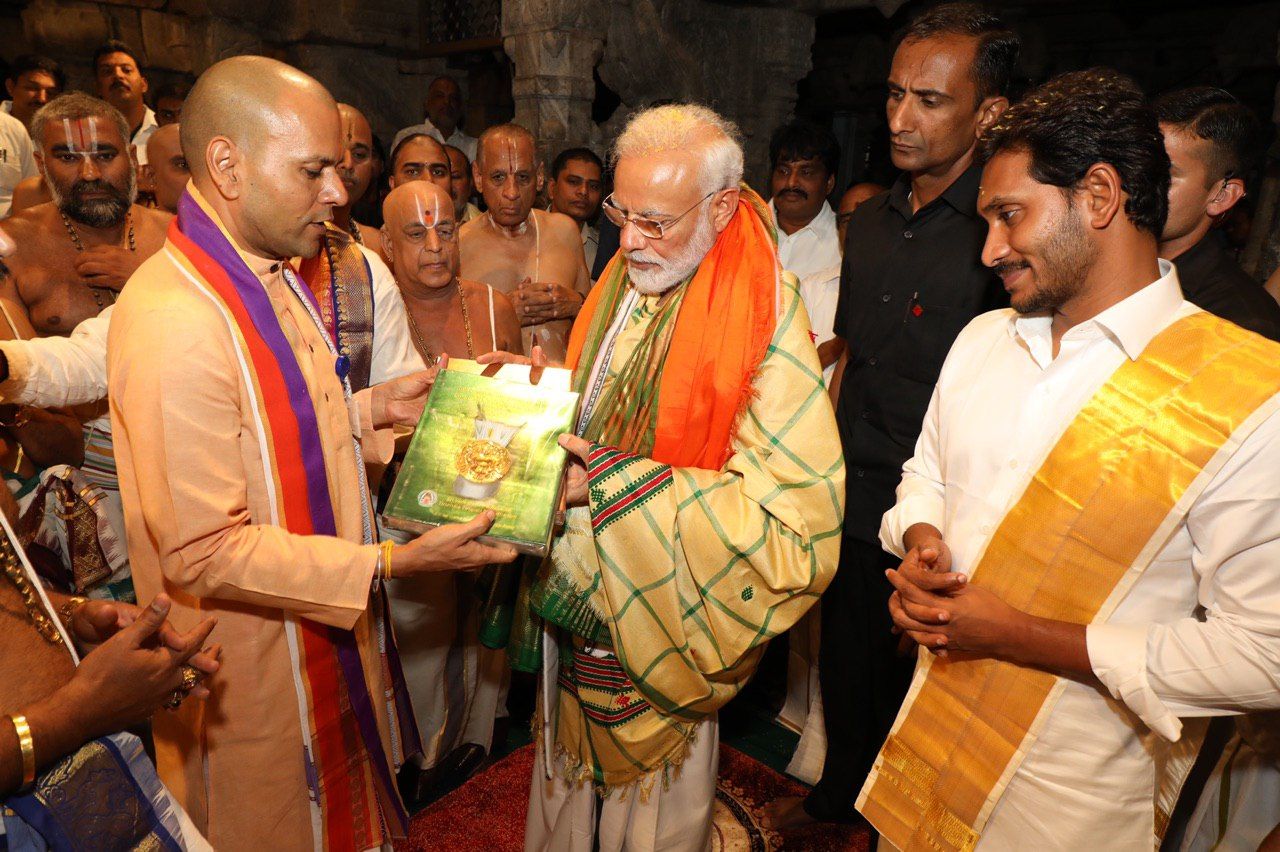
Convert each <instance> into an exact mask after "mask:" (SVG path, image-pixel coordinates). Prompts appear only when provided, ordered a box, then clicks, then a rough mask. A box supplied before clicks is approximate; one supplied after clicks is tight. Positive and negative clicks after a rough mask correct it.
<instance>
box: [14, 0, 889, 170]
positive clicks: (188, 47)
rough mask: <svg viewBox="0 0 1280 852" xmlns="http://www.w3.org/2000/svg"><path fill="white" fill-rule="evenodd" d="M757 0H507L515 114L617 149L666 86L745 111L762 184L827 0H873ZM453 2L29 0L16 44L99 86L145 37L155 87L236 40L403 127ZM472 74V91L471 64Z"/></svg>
mask: <svg viewBox="0 0 1280 852" xmlns="http://www.w3.org/2000/svg"><path fill="white" fill-rule="evenodd" d="M748 1H749V2H751V3H752V5H747V3H746V2H741V3H734V4H727V3H717V2H714V0H503V2H502V36H503V47H504V48H505V50H506V54H507V56H509V57H510V60H511V66H512V73H513V78H512V81H511V97H512V99H513V101H514V111H515V120H516V121H518V122H520V123H521V124H525V125H527V126H528V127H529V128H530V129H531V130H532V131H533V132H534V133H535V135H536V136H537V137H538V138H539V139H540V140H541V143H542V147H543V151H542V152H543V154H544V155H545V156H548V157H550V156H553V155H554V154H555V153H557V152H558V151H559V150H561V149H562V148H564V147H566V146H569V145H581V144H587V145H590V146H592V147H593V148H595V149H596V150H599V151H601V152H603V150H604V149H605V147H606V146H607V143H608V141H609V140H610V139H611V138H612V136H613V135H614V134H615V133H616V132H617V131H618V129H619V128H620V127H621V125H622V123H623V122H624V121H625V120H626V118H627V116H629V115H630V114H631V113H632V112H634V111H635V110H637V109H639V108H642V107H645V106H648V105H650V104H652V103H654V102H655V101H658V100H664V99H681V100H693V101H699V102H702V103H706V104H708V105H710V106H712V107H714V108H716V109H718V110H719V111H721V112H723V113H725V114H726V115H728V116H729V117H730V118H732V119H733V120H735V121H736V122H738V124H739V125H740V126H741V127H742V130H743V133H744V135H745V137H746V145H747V176H748V179H749V180H752V181H753V182H755V183H756V184H757V185H759V182H760V181H761V180H763V178H764V176H765V169H766V159H767V145H768V138H769V134H770V133H771V131H772V130H773V128H774V127H775V126H776V125H777V124H779V123H781V122H782V121H785V120H786V119H787V118H788V117H789V116H790V115H791V113H792V111H793V110H794V107H795V101H796V83H797V81H799V80H800V79H801V78H802V77H804V76H805V74H807V73H808V72H809V69H810V65H811V57H810V49H811V46H812V44H813V35H814V24H813V20H814V17H813V16H814V14H815V13H816V12H818V11H820V10H821V9H824V8H826V7H828V6H839V5H862V4H864V3H866V2H869V0H823V2H819V0H748ZM445 2H447V0H407V2H406V0H314V2H312V0H269V2H263V0H105V1H104V0H99V2H91V0H29V2H27V3H25V4H23V5H22V8H21V13H20V14H21V36H20V39H13V38H9V39H6V42H7V43H6V44H5V47H4V53H5V55H6V56H10V57H11V56H13V55H15V54H17V53H20V52H25V51H28V50H34V51H38V52H41V53H46V54H49V55H51V56H54V57H55V58H57V59H58V60H59V61H61V62H63V63H64V65H65V66H66V67H67V68H68V71H69V75H70V77H71V84H72V86H73V87H77V88H85V89H90V90H92V79H91V73H90V69H89V67H88V61H89V57H90V56H91V55H92V52H93V50H94V48H95V47H97V46H98V45H99V44H100V43H101V42H103V41H104V40H106V39H108V38H119V39H122V40H124V41H126V42H128V43H129V44H131V45H133V46H134V47H135V48H136V49H137V50H138V51H139V52H140V54H141V56H140V60H141V62H142V65H143V67H144V69H145V71H146V74H147V76H148V79H149V80H150V82H151V85H152V86H153V87H155V86H158V85H160V84H162V83H164V82H166V81H167V80H168V79H171V78H174V77H178V76H186V77H191V76H194V75H197V74H199V73H200V72H201V71H203V70H204V69H205V68H207V67H208V66H209V65H211V64H212V63H214V62H216V61H217V60H219V59H222V58H225V57H228V56H233V55H237V54H243V53H257V54H265V55H269V56H275V57H277V58H279V59H282V60H284V61H287V62H290V63H293V64H295V65H297V66H298V67H300V68H302V69H303V70H305V71H307V72H308V73H311V74H313V75H314V76H316V77H317V78H318V79H319V80H320V81H321V82H323V83H324V84H325V85H327V86H328V87H329V88H330V90H331V91H332V92H333V93H334V95H335V96H336V97H337V98H338V99H339V100H345V101H350V102H352V103H355V104H357V105H359V106H360V107H361V108H362V109H364V111H365V112H366V113H367V114H368V115H369V119H370V121H371V123H372V124H373V126H374V131H375V132H376V133H378V134H379V135H380V136H382V137H383V138H384V139H387V138H389V137H390V135H391V134H393V133H394V132H395V131H396V130H397V129H398V128H400V127H403V126H405V125H407V124H411V123H415V122H417V121H420V120H421V117H422V99H423V95H424V94H425V90H426V85H427V83H428V82H429V81H430V79H431V78H432V77H433V76H435V75H436V74H439V73H442V72H444V71H445V70H446V60H445V59H443V58H424V52H423V50H422V47H423V43H424V41H425V37H424V33H423V31H422V28H423V24H422V21H423V20H424V17H423V12H424V10H430V9H434V8H435V5H433V4H437V5H438V4H442V3H445ZM15 5H17V4H15ZM10 9H12V6H11V7H10ZM0 14H3V11H0ZM10 15H11V16H12V12H10ZM7 20H9V21H10V22H12V21H13V18H12V17H9V18H8V19H7ZM10 28H11V29H12V26H11V27H10ZM4 31H5V30H4V28H3V27H0V32H4ZM18 42H20V43H18ZM473 58H474V57H473ZM485 62H487V63H488V64H487V65H485V66H484V68H485V71H484V75H483V80H484V83H483V85H481V86H479V91H477V92H476V94H477V99H478V100H480V99H486V102H485V103H470V104H468V118H469V119H475V120H470V121H468V122H467V124H466V125H465V126H466V128H467V130H468V131H469V132H471V133H477V132H478V131H479V130H480V129H482V127H481V125H482V124H485V123H490V122H493V121H496V120H502V118H504V117H505V116H506V115H509V114H510V113H509V110H510V109H511V101H508V100H507V97H506V92H505V91H503V92H501V93H496V92H494V91H491V90H492V89H493V85H491V84H492V83H493V82H494V80H500V81H501V82H503V83H504V84H505V74H506V69H505V68H504V67H502V66H503V65H504V64H505V63H503V62H499V63H497V66H496V67H498V68H499V70H500V72H501V73H498V74H492V73H488V72H489V71H492V70H493V69H492V68H491V67H490V66H495V63H494V62H493V58H492V56H489V57H488V58H487V59H485ZM454 64H455V65H465V64H466V63H465V62H462V61H461V60H455V63H454ZM457 76H458V77H459V79H460V82H462V84H463V87H464V94H465V89H466V88H467V83H468V80H467V76H468V75H467V73H465V71H464V72H463V73H460V74H457ZM490 78H493V79H490ZM598 83H603V85H604V86H605V87H607V89H608V90H610V97H609V102H610V103H616V102H618V101H620V106H618V107H617V109H616V110H614V111H613V113H612V114H611V115H608V116H601V115H597V116H595V118H596V119H598V120H599V122H598V123H597V121H595V120H593V116H592V109H593V105H595V106H596V107H597V108H598V104H599V100H598V97H597V96H598ZM504 88H505V86H504ZM499 94H500V95H501V97H499V96H498V95H499ZM615 95H616V98H614V97H613V96H615ZM488 100H492V101H494V103H488V102H487V101H488ZM482 119H483V120H482Z"/></svg>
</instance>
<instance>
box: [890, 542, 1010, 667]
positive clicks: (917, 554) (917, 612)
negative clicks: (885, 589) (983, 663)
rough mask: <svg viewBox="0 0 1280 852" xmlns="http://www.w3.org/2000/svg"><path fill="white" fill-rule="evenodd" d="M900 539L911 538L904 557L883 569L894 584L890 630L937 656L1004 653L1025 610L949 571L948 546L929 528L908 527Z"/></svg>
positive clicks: (963, 576)
mask: <svg viewBox="0 0 1280 852" xmlns="http://www.w3.org/2000/svg"><path fill="white" fill-rule="evenodd" d="M920 526H924V525H920ZM913 531H915V532H916V534H915V535H913V534H912V532H913ZM906 538H907V541H910V542H913V546H912V547H911V548H910V550H908V551H907V555H906V558H905V559H903V560H902V564H901V565H899V566H898V568H897V569H890V570H888V571H886V572H885V576H886V577H888V578H889V582H890V583H891V584H892V585H893V588H894V591H893V594H891V595H890V596H889V614H890V615H891V616H892V617H893V623H894V632H895V633H901V634H904V635H905V636H907V637H908V638H910V639H911V640H912V641H914V642H916V643H917V644H919V645H922V646H924V647H925V648H927V649H928V650H930V651H931V652H933V653H934V654H937V655H938V656H939V657H945V656H947V655H948V654H949V653H951V652H966V653H972V654H976V655H979V656H984V657H998V656H1004V655H1006V654H1007V653H1008V651H1009V649H1010V645H1011V641H1010V640H1011V638H1012V637H1016V635H1017V631H1018V630H1020V629H1021V627H1022V625H1023V622H1024V620H1025V619H1026V614H1025V613H1023V612H1021V611H1020V610H1018V609H1015V608H1014V607H1012V606H1010V605H1009V604H1007V603H1005V602H1004V601H1003V600H1001V599H1000V598H998V597H996V596H995V595H994V594H992V593H991V592H989V591H987V590H986V589H984V588H981V587H978V586H974V585H972V584H970V583H969V578H968V576H967V575H965V574H963V573H960V572H955V571H952V570H951V569H952V564H951V549H950V548H949V547H947V544H946V542H945V541H943V540H942V535H941V534H940V533H938V531H937V530H936V529H934V528H933V527H928V528H927V530H926V531H919V530H916V528H914V527H913V528H912V530H908V535H907V537H906Z"/></svg>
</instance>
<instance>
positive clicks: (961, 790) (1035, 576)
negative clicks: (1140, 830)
mask: <svg viewBox="0 0 1280 852" xmlns="http://www.w3.org/2000/svg"><path fill="white" fill-rule="evenodd" d="M1278 392H1280V347H1277V346H1276V345H1275V344H1274V343H1271V342H1270V341H1267V340H1265V339H1263V338H1261V337H1259V336H1257V335H1255V334H1252V333H1250V332H1247V331H1245V330H1243V329H1241V328H1239V327H1238V326H1235V325H1232V324H1231V323H1229V322H1226V321H1225V320H1221V319H1218V318H1217V317H1214V316H1212V315H1211V314H1208V313H1196V314H1193V315H1190V316H1187V317H1184V318H1183V319H1181V320H1178V321H1176V322H1174V323H1173V324H1171V325H1170V326H1169V327H1168V328H1166V329H1165V330H1163V331H1162V332H1160V333H1159V334H1158V335H1157V336H1156V337H1155V338H1154V339H1153V340H1152V341H1151V343H1150V344H1149V345H1148V346H1147V348H1146V350H1144V351H1143V353H1142V355H1141V356H1140V357H1139V358H1138V359H1137V360H1133V361H1126V362H1125V363H1124V364H1122V365H1121V366H1120V367H1119V368H1118V369H1117V370H1116V371H1115V373H1113V374H1112V375H1111V377H1110V378H1109V379H1108V380H1107V381H1106V383H1105V384H1104V385H1103V386H1102V387H1101V388H1100V389H1099V390H1098V392H1097V393H1096V394H1095V395H1094V396H1093V397H1092V399H1090V400H1089V401H1088V402H1087V403H1086V404H1085V405H1084V407H1083V408H1082V409H1081V410H1080V412H1079V413H1078V414H1077V415H1076V417H1075V419H1074V420H1073V421H1072V422H1071V423H1070V425H1069V426H1068V427H1067V428H1066V431H1065V432H1064V433H1063V435H1062V437H1061V438H1060V439H1059V440H1058V442H1057V444H1056V445H1054V447H1053V449H1052V450H1051V451H1050V452H1049V454H1048V456H1047V457H1046V459H1045V461H1044V463H1043V465H1042V466H1041V467H1040V468H1039V470H1038V471H1037V472H1036V473H1035V475H1034V476H1033V477H1032V479H1031V482H1030V483H1029V484H1028V486H1027V488H1026V491H1025V492H1024V493H1023V495H1022V496H1021V498H1019V500H1018V502H1017V503H1016V504H1015V505H1014V506H1013V508H1012V509H1010V510H1009V513H1008V514H1007V515H1006V516H1005V518H1004V520H1003V521H1002V522H1001V524H1000V526H999V528H998V529H997V530H996V532H995V535H994V536H993V537H992V539H991V541H990V543H989V544H988V545H987V548H986V551H985V553H984V554H983V555H982V557H981V558H980V560H979V561H978V564H977V566H976V567H975V568H974V569H973V570H972V571H971V572H970V577H971V582H972V583H973V584H974V585H976V586H981V587H983V588H986V589H988V590H990V591H991V592H993V593H994V594H995V595H997V596H998V597H1000V598H1001V599H1002V600H1004V601H1006V602H1007V603H1009V604H1010V605H1012V606H1014V607H1017V608H1018V609H1021V610H1023V611H1024V612H1028V613H1030V614H1032V615H1036V616H1041V617H1044V618H1050V619H1055V620H1060V621H1067V622H1072V623H1075V624H1091V623H1094V622H1103V621H1106V620H1107V618H1108V617H1109V616H1110V615H1111V613H1112V612H1113V611H1114V610H1115V608H1116V606H1117V605H1118V604H1119V603H1120V601H1121V600H1123V598H1124V597H1125V595H1126V594H1127V593H1128V591H1129V590H1130V588H1132V586H1133V583H1134V582H1135V581H1136V580H1137V579H1138V577H1139V576H1141V574H1142V572H1143V571H1144V570H1145V569H1146V567H1147V566H1148V565H1149V564H1150V563H1151V561H1152V559H1153V558H1154V557H1155V556H1156V554H1157V553H1159V552H1160V550H1161V549H1162V548H1163V547H1164V545H1165V543H1166V542H1167V541H1168V539H1169V536H1170V535H1171V534H1172V533H1173V532H1174V530H1175V529H1176V528H1177V526H1178V525H1179V524H1180V523H1181V522H1182V520H1183V519H1184V518H1185V516H1186V514H1187V512H1188V510H1189V509H1190V507H1191V505H1192V504H1193V503H1194V502H1195V500H1196V499H1197V497H1198V496H1199V495H1200V493H1201V492H1202V491H1203V489H1204V488H1205V486H1206V485H1207V484H1208V483H1209V481H1210V480H1211V479H1212V477H1213V476H1214V475H1215V474H1216V473H1217V472H1218V471H1219V470H1220V469H1221V467H1222V465H1223V464H1224V463H1225V462H1226V460H1227V459H1228V458H1230V456H1231V454H1232V453H1233V452H1234V451H1235V450H1236V449H1237V448H1238V447H1239V445H1240V443H1241V442H1242V441H1243V440H1244V439H1245V437H1247V436H1248V435H1249V434H1250V433H1251V432H1252V431H1253V430H1254V429H1255V428H1256V427H1257V425H1258V424H1259V423H1260V422H1261V421H1262V420H1263V419H1265V416H1266V415H1268V414H1270V413H1271V412H1272V411H1273V410H1275V409H1276V407H1277V398H1276V395H1277V393H1278ZM921 657H922V662H921V663H920V664H919V666H920V667H922V671H923V673H924V676H923V677H921V676H920V675H921V670H918V671H917V673H916V674H917V676H916V679H915V681H914V682H913V684H912V688H911V691H910V693H909V694H908V696H907V700H906V702H905V703H904V705H903V708H902V710H901V711H900V712H899V714H898V718H897V721H896V722H895V724H894V727H893V730H892V732H891V733H890V735H889V737H888V739H887V740H886V742H885V744H884V747H883V748H882V749H881V751H880V754H879V756H878V757H877V758H876V762H875V766H874V768H873V769H872V772H871V774H870V776H869V777H868V779H867V782H866V785H865V786H864V787H863V789H862V793H861V795H860V796H859V799H858V803H857V807H858V810H859V811H861V812H862V814H863V815H864V816H866V817H867V819H868V820H870V822H871V823H872V825H874V826H875V827H876V829H877V830H878V831H879V832H880V833H881V834H883V835H884V836H885V838H886V839H887V840H888V841H889V842H890V843H892V844H893V845H894V846H896V847H898V848H899V849H902V850H908V852H911V851H912V850H924V849H930V850H965V849H971V848H973V847H974V846H975V845H976V844H977V842H978V840H979V838H980V837H981V834H982V830H983V827H984V825H985V824H986V821H987V818H988V817H989V816H990V815H991V811H992V809H993V808H994V807H995V805H996V803H997V802H998V801H999V800H1000V796H1001V795H1002V794H1003V792H1004V790H1005V788H1006V787H1007V786H1008V783H1009V780H1010V779H1011V778H1012V777H1013V775H1014V773H1015V772H1016V771H1017V769H1018V766H1019V765H1020V764H1021V762H1022V760H1023V758H1024V757H1025V756H1026V754H1027V753H1028V752H1029V751H1030V749H1031V747H1032V745H1033V744H1034V743H1035V740H1036V738H1037V736H1038V734H1039V732H1040V730H1041V729H1042V728H1043V726H1044V724H1045V722H1046V721H1047V720H1048V718H1049V716H1050V715H1051V714H1052V711H1053V707H1054V704H1055V702H1056V701H1057V698H1058V696H1059V695H1060V694H1061V690H1062V688H1063V686H1064V685H1065V682H1064V681H1063V680H1062V679H1061V678H1059V677H1057V676H1055V675H1052V674H1049V673H1047V672H1044V671H1040V670H1038V669H1032V668H1026V667H1022V666H1018V665H1015V664H1013V663H1008V662H1002V661H998V660H994V659H989V658H979V659H974V658H968V659H966V658H964V657H963V656H962V655H957V656H955V657H951V658H936V657H933V656H932V655H929V654H922V655H921ZM1196 747H1197V748H1198V746H1196ZM1193 758H1194V755H1192V759H1193ZM1183 763H1185V764H1186V765H1187V767H1188V768H1189V763H1190V761H1189V760H1184V761H1183ZM1167 783H1168V786H1169V787H1170V788H1171V790H1170V791H1169V795H1166V796H1163V797H1157V801H1156V802H1155V804H1154V807H1155V809H1156V814H1155V821H1154V824H1155V826H1156V831H1157V833H1162V832H1163V830H1164V827H1165V825H1166V824H1167V821H1168V811H1169V810H1171V809H1172V806H1173V801H1176V797H1177V787H1179V786H1180V785H1181V783H1182V778H1181V777H1179V778H1176V779H1169V780H1168V782H1167ZM1161 811H1163V813H1161ZM1154 842H1155V841H1154V840H1153V843H1154Z"/></svg>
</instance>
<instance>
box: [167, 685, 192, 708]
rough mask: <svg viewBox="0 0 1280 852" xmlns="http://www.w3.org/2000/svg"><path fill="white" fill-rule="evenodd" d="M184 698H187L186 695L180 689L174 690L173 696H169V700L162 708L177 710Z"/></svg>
mask: <svg viewBox="0 0 1280 852" xmlns="http://www.w3.org/2000/svg"><path fill="white" fill-rule="evenodd" d="M186 697H187V694H186V693H185V692H183V691H182V690H181V689H175V690H174V691H173V695H172V696H170V698H169V700H168V701H166V702H165V703H164V706H165V707H168V708H169V709H170V710H177V709H178V708H179V707H181V706H182V702H183V701H184V700H185V699H186Z"/></svg>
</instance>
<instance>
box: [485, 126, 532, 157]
mask: <svg viewBox="0 0 1280 852" xmlns="http://www.w3.org/2000/svg"><path fill="white" fill-rule="evenodd" d="M486 142H490V143H493V145H496V146H497V148H496V149H495V150H497V149H501V148H505V147H506V146H507V145H509V144H510V143H512V142H515V143H518V144H521V145H528V146H529V150H530V151H533V152H536V151H537V149H538V140H537V139H535V138H534V136H533V134H532V133H530V132H529V130H528V129H526V128H524V127H521V126H520V125H518V124H498V125H494V126H493V127H490V128H489V129H488V130H486V131H485V132H484V133H481V134H480V140H479V141H478V142H477V143H476V162H477V163H480V162H483V161H484V152H485V143H486ZM491 147H492V146H491ZM490 156H492V155H490Z"/></svg>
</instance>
